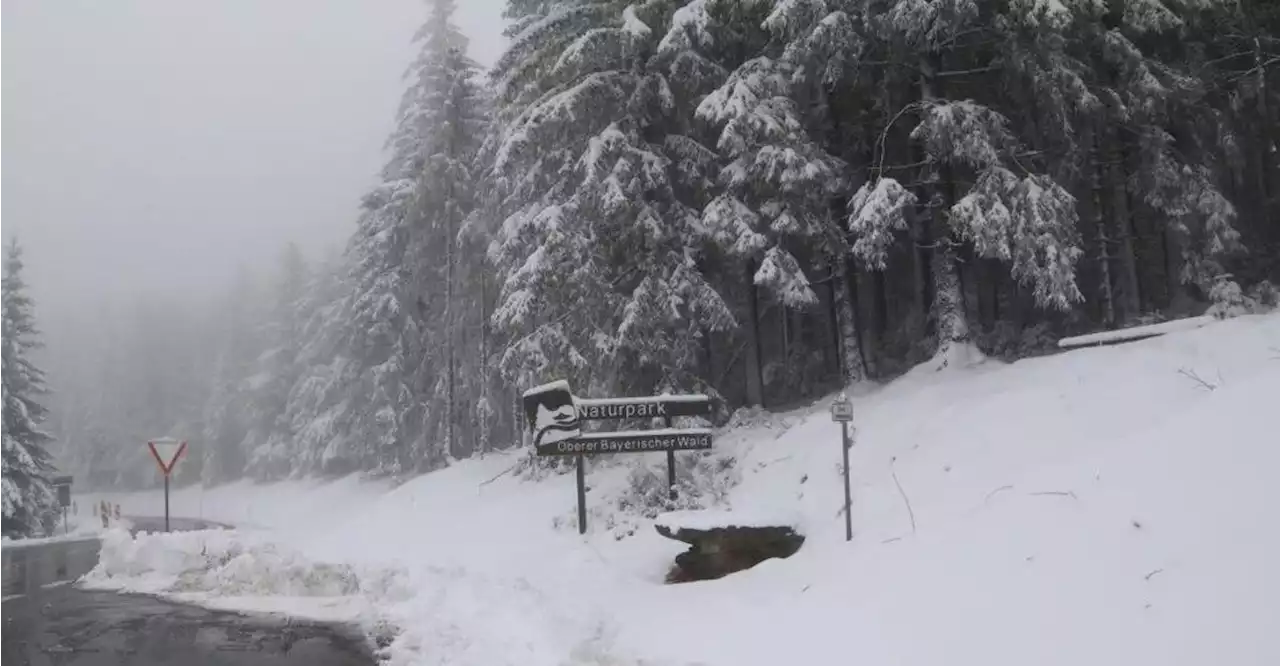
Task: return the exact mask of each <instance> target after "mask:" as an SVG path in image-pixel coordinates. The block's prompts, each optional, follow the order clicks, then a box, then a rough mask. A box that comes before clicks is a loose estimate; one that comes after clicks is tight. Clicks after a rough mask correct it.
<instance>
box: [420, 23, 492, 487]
mask: <svg viewBox="0 0 1280 666" xmlns="http://www.w3.org/2000/svg"><path fill="white" fill-rule="evenodd" d="M430 4H431V14H430V16H429V18H428V19H427V22H426V23H425V24H424V25H423V27H422V29H421V30H420V31H419V39H420V40H421V43H422V49H421V52H420V54H419V56H418V60H417V61H416V62H415V64H414V67H413V70H414V71H415V72H416V73H417V76H418V79H419V86H418V89H419V94H420V99H419V100H418V105H419V106H418V109H419V110H418V120H417V122H418V123H419V125H420V129H419V132H420V136H421V142H422V143H421V154H422V156H423V164H422V167H421V174H420V176H419V193H418V197H419V202H418V206H419V208H420V216H421V217H420V222H419V225H420V228H419V231H418V232H417V233H416V234H415V236H414V245H413V247H412V251H411V253H410V259H411V261H412V262H413V266H412V269H411V270H412V274H413V276H414V279H415V280H416V291H417V292H418V293H419V294H420V299H421V301H422V303H423V304H424V306H423V307H424V309H425V312H426V316H427V317H428V319H427V321H428V323H427V324H426V326H425V330H426V334H427V337H428V339H429V340H431V341H432V344H431V346H430V348H429V349H428V350H427V353H425V354H424V355H423V358H422V362H421V365H420V366H419V367H418V368H417V370H416V373H415V374H416V376H417V377H418V379H419V381H420V382H422V384H421V385H420V386H419V390H421V391H422V392H423V393H424V394H425V395H427V396H430V397H429V402H428V403H427V406H426V410H425V413H424V418H425V420H426V427H425V429H424V432H425V436H426V438H427V443H426V447H427V450H425V451H423V452H422V454H424V455H425V457H426V464H427V465H428V466H435V465H439V464H442V463H443V462H444V461H445V460H447V459H450V458H452V457H455V456H460V455H466V454H468V453H470V451H471V450H472V448H473V447H474V444H473V442H472V441H471V440H470V438H469V436H467V437H464V433H466V434H467V435H470V430H471V428H469V423H468V421H469V420H470V419H469V418H467V411H468V410H467V408H466V407H467V404H468V403H470V402H471V400H470V399H469V398H468V396H473V395H476V391H475V389H476V388H478V387H473V386H472V385H471V382H470V381H468V380H469V378H471V377H474V376H475V374H476V373H474V372H471V370H473V369H474V368H471V367H466V366H464V363H467V362H474V361H475V359H474V358H473V357H472V356H471V355H469V354H466V353H465V351H466V350H465V349H464V344H465V340H466V337H465V336H466V331H465V330H464V327H465V326H466V324H467V323H468V321H469V320H470V319H471V317H470V316H469V315H470V313H471V311H472V310H474V309H476V308H477V307H480V306H481V305H482V304H481V303H480V302H479V300H478V299H476V298H474V297H473V294H471V293H468V292H466V291H464V289H465V287H467V286H468V283H467V282H466V281H467V280H468V278H474V277H475V273H476V271H477V270H483V267H477V266H475V264H476V262H477V260H481V259H482V258H481V257H480V256H478V255H477V249H478V248H477V245H476V244H474V243H467V242H464V241H465V238H464V234H463V226H464V223H465V222H466V220H467V218H468V216H469V215H470V214H471V213H472V211H473V210H474V209H475V207H476V201H475V200H476V189H475V188H476V185H477V180H478V173H477V169H476V155H477V152H478V149H479V146H480V143H481V141H482V140H483V138H484V133H485V131H486V118H485V113H486V106H485V105H486V100H485V99H484V96H483V95H482V93H481V90H480V83H479V80H478V69H479V68H478V67H477V65H476V64H475V63H474V62H473V61H472V60H471V59H470V58H469V57H467V53H466V52H467V39H466V37H464V36H463V35H462V33H461V32H460V31H459V30H458V29H457V27H456V26H455V25H454V24H453V11H454V3H453V1H452V0H432V2H431V3H430Z"/></svg>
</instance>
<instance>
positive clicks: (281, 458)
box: [244, 243, 310, 480]
mask: <svg viewBox="0 0 1280 666" xmlns="http://www.w3.org/2000/svg"><path fill="white" fill-rule="evenodd" d="M274 282H275V284H274V285H273V289H272V292H273V293H272V294H271V295H270V299H271V303H270V310H269V312H268V313H267V321H266V322H264V328H265V330H264V331H263V338H264V343H265V345H266V349H265V350H264V351H263V352H262V353H261V354H259V355H258V358H257V359H256V360H255V362H254V365H253V370H252V373H251V374H250V376H249V377H248V378H246V380H245V391H246V393H247V394H248V400H247V401H246V403H247V404H246V407H247V409H248V410H249V414H248V415H247V417H248V423H249V432H248V433H247V434H246V435H245V441H244V448H245V451H246V452H247V453H248V456H249V463H248V466H247V468H246V470H247V471H248V472H249V473H250V474H252V475H253V476H254V477H255V478H257V479H260V480H263V479H280V478H284V477H286V476H288V475H289V474H290V473H291V472H292V467H293V466H294V464H295V462H296V461H295V459H294V457H293V456H294V451H293V447H292V446H291V442H292V439H293V433H292V432H291V431H290V429H289V428H288V427H287V425H288V424H287V421H286V418H285V412H286V410H287V409H288V403H289V393H290V392H291V391H292V390H293V387H294V385H295V384H296V383H297V381H298V377H299V375H300V374H301V368H300V367H299V364H298V351H299V347H300V345H301V343H302V338H301V329H302V323H303V322H302V321H301V317H300V315H301V312H300V304H301V301H302V299H303V298H304V296H305V292H304V290H305V289H306V287H307V284H308V283H309V282H310V278H309V276H308V269H307V264H306V259H305V258H304V257H303V256H302V251H301V250H300V249H298V246H297V245H296V244H294V243H289V244H288V245H286V246H285V249H284V251H283V252H282V253H281V255H280V266H279V269H278V273H277V276H276V279H275V281H274Z"/></svg>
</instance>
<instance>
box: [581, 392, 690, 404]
mask: <svg viewBox="0 0 1280 666" xmlns="http://www.w3.org/2000/svg"><path fill="white" fill-rule="evenodd" d="M710 401H711V398H710V397H708V396H706V395H703V394H701V393H695V394H688V395H646V396H642V397H639V398H579V397H577V396H574V402H576V403H578V404H579V405H636V404H649V403H663V402H710Z"/></svg>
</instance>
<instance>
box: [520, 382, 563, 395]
mask: <svg viewBox="0 0 1280 666" xmlns="http://www.w3.org/2000/svg"><path fill="white" fill-rule="evenodd" d="M554 389H561V390H564V391H568V390H569V382H568V381H566V380H563V379H557V380H555V381H554V382H547V383H546V384H543V385H541V386H535V387H533V388H531V389H529V390H527V391H525V392H524V393H523V394H522V395H523V396H524V397H526V398H527V397H529V396H531V395H536V394H538V393H542V392H544V391H551V390H554Z"/></svg>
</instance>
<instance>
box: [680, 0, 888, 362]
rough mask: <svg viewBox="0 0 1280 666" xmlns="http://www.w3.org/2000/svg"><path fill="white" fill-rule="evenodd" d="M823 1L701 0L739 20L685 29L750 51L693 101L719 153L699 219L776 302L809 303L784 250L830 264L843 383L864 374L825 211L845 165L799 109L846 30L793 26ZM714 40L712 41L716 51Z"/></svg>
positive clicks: (816, 91)
mask: <svg viewBox="0 0 1280 666" xmlns="http://www.w3.org/2000/svg"><path fill="white" fill-rule="evenodd" d="M826 4H827V3H822V2H816V3H815V2H809V3H802V2H777V3H772V2H759V3H730V2H718V3H716V2H708V3H704V7H703V11H704V12H705V13H706V14H707V15H708V16H715V17H717V18H720V19H721V20H730V21H732V20H736V21H738V22H739V23H740V24H739V25H736V26H733V29H732V30H724V29H723V27H721V26H715V27H713V26H711V25H707V22H705V21H704V22H702V24H701V25H700V26H699V28H700V29H699V31H697V32H695V33H694V34H695V35H697V34H708V35H711V36H714V33H715V32H717V31H719V32H728V34H730V35H733V36H734V37H736V38H737V41H738V42H739V43H740V45H741V46H742V47H743V48H742V49H741V50H742V51H744V52H747V53H752V54H754V55H753V57H750V58H749V59H747V60H746V61H745V62H740V63H736V65H737V66H736V68H735V69H734V70H733V71H732V73H730V74H729V75H728V77H727V78H726V80H725V81H724V82H723V83H722V84H721V85H720V86H719V87H718V88H717V89H715V90H714V91H713V92H712V93H711V94H709V95H707V96H706V98H704V99H703V100H702V102H701V103H700V104H699V105H698V107H697V111H696V114H697V117H698V118H699V119H700V120H703V121H705V122H707V123H709V124H711V125H712V126H713V127H716V128H717V129H718V130H719V133H718V136H717V138H716V143H715V146H716V149H717V150H718V151H719V153H720V154H721V155H722V156H723V159H724V164H723V166H722V168H721V169H720V177H719V185H720V193H719V195H718V196H717V197H716V199H715V200H713V201H712V202H711V203H710V204H709V205H707V206H706V207H705V208H704V209H703V217H702V221H703V224H704V225H705V226H706V227H707V230H708V232H709V233H710V234H711V235H712V238H713V239H714V240H715V241H716V242H717V244H718V245H719V246H721V247H722V248H724V250H725V251H726V252H727V253H729V254H730V255H731V256H738V257H740V258H744V259H748V260H749V261H750V263H751V265H753V266H758V269H757V270H756V271H755V272H754V274H753V275H752V276H751V279H752V280H753V282H754V284H756V285H759V286H761V287H764V288H765V289H766V290H767V291H768V292H769V293H770V294H771V295H772V296H773V297H774V298H776V299H777V300H778V301H779V302H780V303H781V304H782V305H783V306H784V307H787V308H799V309H803V308H809V307H811V306H813V305H815V304H816V303H817V302H818V298H817V295H816V294H815V293H814V291H813V290H812V288H811V287H810V280H809V277H808V275H807V274H806V272H805V270H804V268H803V267H802V262H801V260H800V259H798V258H797V257H796V256H795V255H794V254H793V253H792V252H793V250H794V251H798V252H801V253H802V254H801V256H803V257H805V258H806V260H807V261H808V262H809V263H813V264H815V265H820V266H823V267H824V268H825V267H826V266H827V265H834V266H835V270H834V271H833V276H832V279H834V280H835V295H836V304H837V308H836V309H837V319H838V321H839V330H840V335H839V342H840V357H841V359H842V362H843V367H842V375H843V377H844V379H845V381H846V382H851V381H858V380H861V379H863V378H864V375H865V364H864V362H863V358H862V349H861V345H860V343H859V340H858V328H857V325H856V323H855V319H856V317H855V310H854V308H853V297H852V295H851V294H850V282H849V280H847V279H846V274H845V269H846V266H845V260H844V257H845V255H846V254H847V253H848V244H847V242H846V240H845V233H844V232H843V230H842V229H841V228H840V225H839V224H837V223H836V221H835V220H834V219H833V215H832V212H831V201H832V199H833V197H835V196H836V195H837V194H838V193H840V192H843V190H844V186H845V182H846V174H845V173H844V167H845V165H844V164H843V163H842V162H841V161H840V160H839V159H837V158H835V157H834V156H832V155H830V154H829V153H827V152H826V151H825V150H824V149H823V147H822V146H821V145H820V144H819V143H818V142H817V141H815V140H814V138H813V137H812V136H811V133H810V129H809V128H808V127H807V126H806V121H807V118H806V113H805V111H804V109H806V108H810V107H812V106H813V105H814V104H813V102H815V101H819V100H820V99H821V97H822V94H823V92H824V90H823V85H824V84H825V83H826V82H827V80H826V79H825V77H823V76H822V73H823V72H824V70H825V66H824V65H821V64H820V63H819V60H820V59H824V58H826V57H829V56H830V55H831V54H832V52H833V51H836V50H838V49H837V47H836V46H835V45H834V44H833V43H832V42H833V41H835V40H837V39H840V38H843V37H846V36H850V35H849V33H847V32H842V31H839V30H837V29H833V28H832V26H831V22H829V21H828V22H824V23H820V24H819V25H817V26H808V30H806V29H805V28H804V27H803V26H806V24H809V23H811V22H812V21H813V20H814V19H815V18H818V17H819V15H818V13H817V12H818V11H823V10H825V9H826V8H825V5H826ZM717 28H719V30H717ZM752 34H754V35H755V37H754V39H752V38H751V37H750V35H752ZM690 39H693V38H690ZM724 41H725V39H724V38H721V39H720V40H719V42H718V43H716V44H715V47H716V48H718V49H720V50H723V49H725V48H726V46H725V44H724ZM753 42H754V43H753ZM709 46H711V45H704V48H707V47H709ZM839 48H842V49H849V48H851V45H848V44H842V45H840V47H839ZM815 98H817V99H815ZM802 103H807V104H804V106H802ZM815 259H816V260H815Z"/></svg>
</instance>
